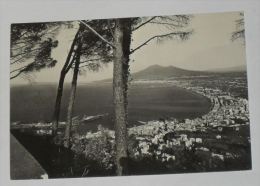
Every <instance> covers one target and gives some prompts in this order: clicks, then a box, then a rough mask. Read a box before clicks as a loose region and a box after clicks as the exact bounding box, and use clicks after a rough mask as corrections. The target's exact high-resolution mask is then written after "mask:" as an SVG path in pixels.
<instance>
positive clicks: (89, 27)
mask: <svg viewBox="0 0 260 186" xmlns="http://www.w3.org/2000/svg"><path fill="white" fill-rule="evenodd" d="M79 22H80V23H82V24H83V25H84V26H86V27H87V28H88V29H89V30H90V31H91V32H93V33H94V34H95V35H96V36H97V37H99V38H100V39H101V40H102V41H103V42H105V43H106V44H108V45H110V46H111V47H113V48H116V47H115V46H114V45H113V44H112V43H110V42H109V41H107V40H106V39H105V38H104V37H103V36H101V35H100V34H99V33H98V32H97V31H96V30H94V29H93V28H92V27H91V26H89V25H88V24H87V23H85V22H84V21H79Z"/></svg>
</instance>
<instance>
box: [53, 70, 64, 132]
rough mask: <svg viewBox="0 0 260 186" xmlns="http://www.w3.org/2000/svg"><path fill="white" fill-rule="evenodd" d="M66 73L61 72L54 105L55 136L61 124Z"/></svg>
mask: <svg viewBox="0 0 260 186" xmlns="http://www.w3.org/2000/svg"><path fill="white" fill-rule="evenodd" d="M65 76H66V73H65V72H63V71H61V73H60V80H59V85H58V90H57V96H56V102H55V107H54V114H53V122H52V123H53V132H52V134H53V135H54V136H55V135H56V133H57V130H58V125H59V118H60V106H61V99H62V93H63V85H64V80H65Z"/></svg>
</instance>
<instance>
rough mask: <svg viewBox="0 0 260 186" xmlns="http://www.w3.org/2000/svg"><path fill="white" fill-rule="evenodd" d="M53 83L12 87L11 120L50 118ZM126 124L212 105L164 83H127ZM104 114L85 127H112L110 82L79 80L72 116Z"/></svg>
mask: <svg viewBox="0 0 260 186" xmlns="http://www.w3.org/2000/svg"><path fill="white" fill-rule="evenodd" d="M56 91H57V85H56V84H32V85H19V86H12V87H11V122H17V121H19V122H21V123H34V122H50V121H51V118H52V114H53V107H54V103H55V98H56ZM69 91H70V85H69V84H66V85H65V87H64V93H63V99H62V106H61V117H60V120H61V121H65V120H66V113H67V105H68V98H69ZM128 106H129V114H128V117H129V125H130V126H133V125H138V121H150V120H158V119H167V118H177V119H184V118H195V117H199V116H202V115H204V114H206V113H207V112H208V111H209V109H210V106H211V103H210V101H209V99H208V98H206V97H204V96H202V95H199V94H196V93H193V92H189V91H188V90H185V89H182V88H179V87H176V86H173V85H170V84H167V83H140V84H138V83H137V84H136V83H134V84H131V85H130V87H129V103H128ZM99 114H107V116H106V117H105V118H103V119H100V120H97V121H94V122H89V123H87V124H86V127H85V128H87V129H90V130H91V129H93V128H96V127H97V125H99V124H101V125H103V126H104V127H106V128H113V118H112V115H113V100H112V85H111V84H110V83H91V84H79V85H78V88H77V94H76V100H75V109H74V116H80V117H82V116H83V115H87V116H94V115H99Z"/></svg>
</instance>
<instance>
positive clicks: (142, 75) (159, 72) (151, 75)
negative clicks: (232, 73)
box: [132, 65, 208, 80]
mask: <svg viewBox="0 0 260 186" xmlns="http://www.w3.org/2000/svg"><path fill="white" fill-rule="evenodd" d="M205 74H208V72H203V71H190V70H185V69H181V68H177V67H174V66H167V67H163V66H160V65H152V66H150V67H148V68H146V69H144V70H142V71H139V72H136V73H133V74H132V77H133V79H134V80H137V79H150V80H155V79H156V80H161V79H169V78H171V77H181V76H199V75H205Z"/></svg>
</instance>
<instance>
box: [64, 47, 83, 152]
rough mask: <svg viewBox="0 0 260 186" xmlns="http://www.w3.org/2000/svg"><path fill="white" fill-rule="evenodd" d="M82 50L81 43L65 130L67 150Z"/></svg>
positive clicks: (76, 60)
mask: <svg viewBox="0 0 260 186" xmlns="http://www.w3.org/2000/svg"><path fill="white" fill-rule="evenodd" d="M80 50H81V43H80V44H79V46H78V49H77V54H76V55H77V56H76V59H75V66H74V71H73V77H72V83H71V90H70V97H69V104H68V112H67V123H66V129H65V141H64V146H65V147H66V148H69V147H70V136H71V126H72V117H73V108H74V102H75V97H76V90H77V80H78V74H79V64H80Z"/></svg>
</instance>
